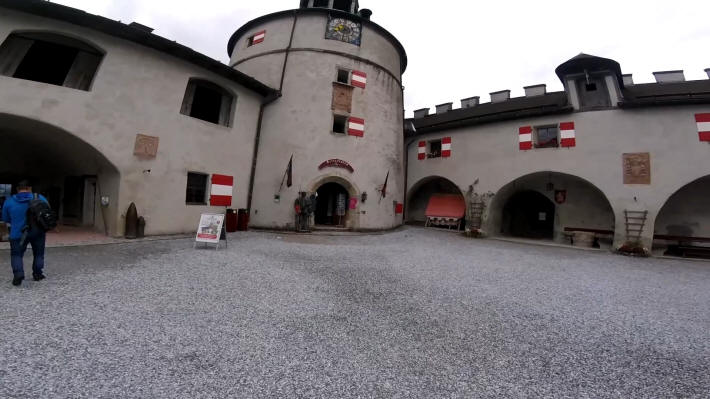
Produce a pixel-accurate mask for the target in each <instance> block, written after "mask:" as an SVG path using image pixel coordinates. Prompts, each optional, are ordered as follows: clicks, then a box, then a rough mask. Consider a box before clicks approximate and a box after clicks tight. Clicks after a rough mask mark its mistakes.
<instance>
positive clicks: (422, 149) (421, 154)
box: [417, 141, 426, 161]
mask: <svg viewBox="0 0 710 399" xmlns="http://www.w3.org/2000/svg"><path fill="white" fill-rule="evenodd" d="M417 158H418V159H419V160H420V161H421V160H424V159H426V141H420V142H419V148H418V153H417Z"/></svg>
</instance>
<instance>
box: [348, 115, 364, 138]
mask: <svg viewBox="0 0 710 399" xmlns="http://www.w3.org/2000/svg"><path fill="white" fill-rule="evenodd" d="M348 134H349V135H351V136H357V137H362V136H364V135H365V120H364V119H360V118H355V117H350V118H349V119H348Z"/></svg>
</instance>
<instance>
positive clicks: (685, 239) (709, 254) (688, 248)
mask: <svg viewBox="0 0 710 399" xmlns="http://www.w3.org/2000/svg"><path fill="white" fill-rule="evenodd" d="M653 239H654V240H665V241H676V242H677V244H670V245H668V249H667V250H666V252H664V253H663V255H668V256H680V257H683V258H703V259H710V247H703V246H699V245H692V243H696V242H707V243H710V237H690V236H672V235H665V234H655V235H654V236H653Z"/></svg>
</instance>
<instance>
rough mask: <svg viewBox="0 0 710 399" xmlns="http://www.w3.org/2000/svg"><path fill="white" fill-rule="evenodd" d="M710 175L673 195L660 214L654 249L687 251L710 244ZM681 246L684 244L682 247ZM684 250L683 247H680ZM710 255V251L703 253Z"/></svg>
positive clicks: (657, 221) (693, 250)
mask: <svg viewBox="0 0 710 399" xmlns="http://www.w3.org/2000/svg"><path fill="white" fill-rule="evenodd" d="M709 198H710V175H708V176H705V177H701V178H700V179H697V180H695V181H693V182H691V183H689V184H687V185H685V186H683V187H682V188H680V189H679V190H678V191H676V192H675V193H674V194H673V195H671V196H670V197H669V198H668V200H667V201H666V203H665V204H664V205H663V207H661V210H660V211H659V212H658V216H656V222H655V225H654V230H653V231H654V236H655V240H654V242H653V249H654V250H656V251H658V252H660V253H664V252H667V254H668V255H683V256H686V255H688V254H684V252H685V251H686V250H684V249H683V248H682V247H688V249H687V252H688V253H689V254H690V252H693V253H695V252H697V253H698V254H699V255H702V254H701V253H702V252H706V251H705V250H702V249H693V248H691V247H699V248H702V247H710V207H708V201H709ZM679 247H681V248H679ZM679 250H680V251H679ZM708 256H710V251H707V254H706V255H704V256H702V257H708Z"/></svg>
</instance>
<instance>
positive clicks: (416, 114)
mask: <svg viewBox="0 0 710 399" xmlns="http://www.w3.org/2000/svg"><path fill="white" fill-rule="evenodd" d="M427 115H429V108H422V109H418V110H416V111H414V119H419V118H423V117H425V116H427Z"/></svg>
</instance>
